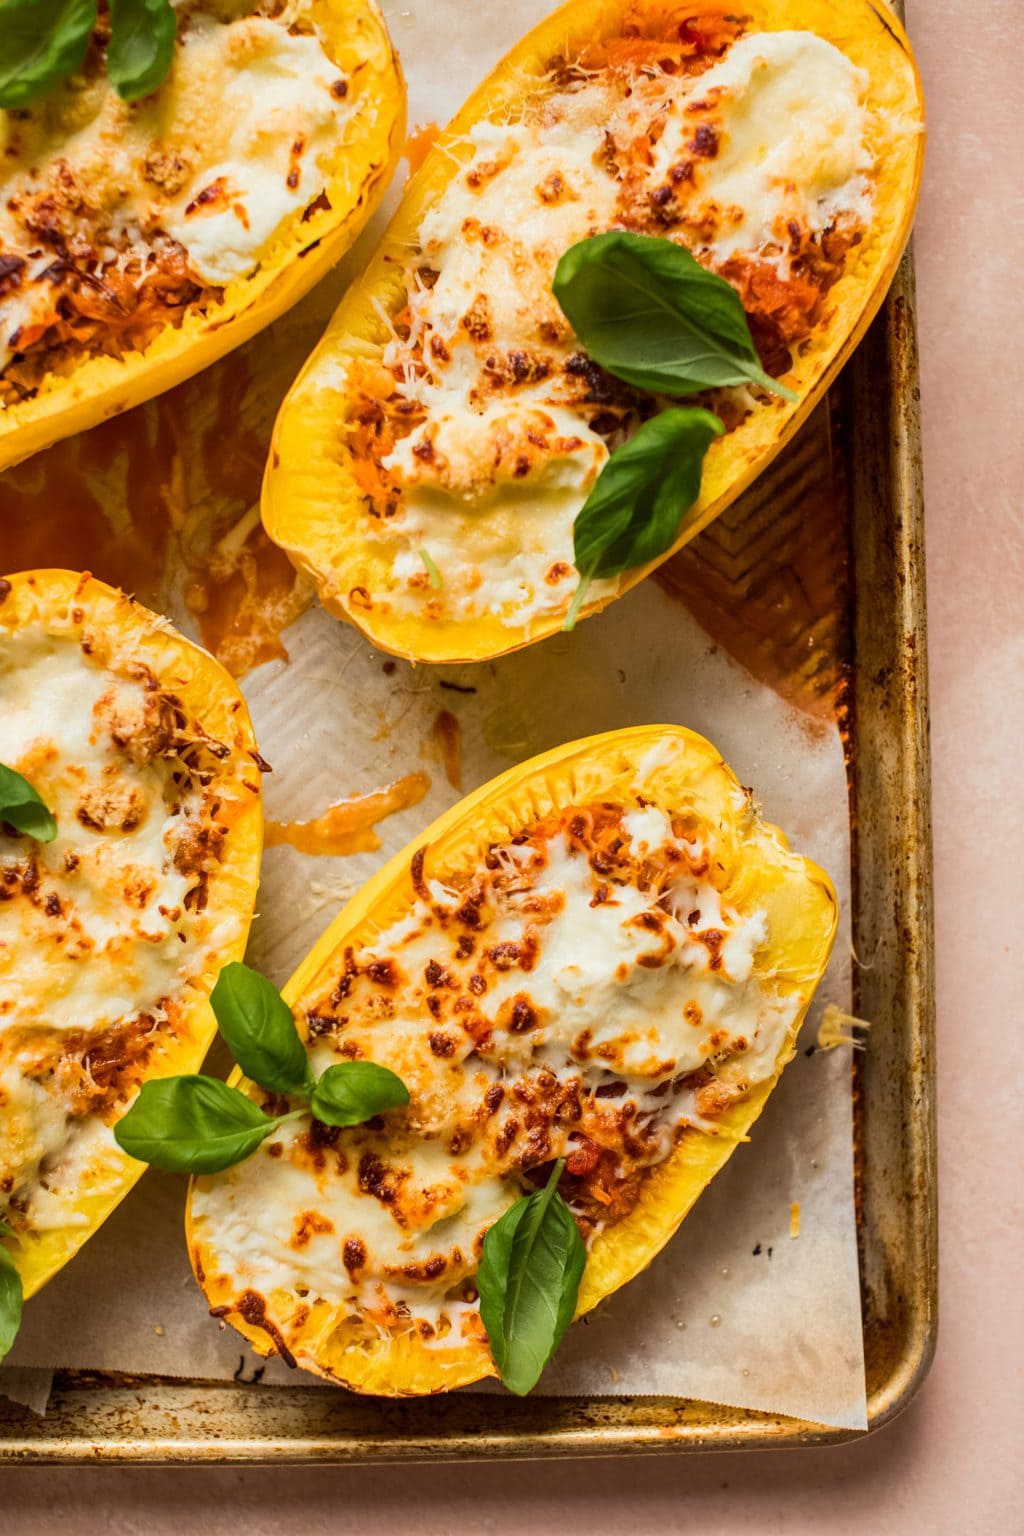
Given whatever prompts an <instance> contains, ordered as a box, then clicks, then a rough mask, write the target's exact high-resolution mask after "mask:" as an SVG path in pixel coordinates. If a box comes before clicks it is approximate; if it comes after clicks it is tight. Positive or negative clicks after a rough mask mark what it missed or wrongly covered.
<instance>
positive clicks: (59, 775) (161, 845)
mask: <svg viewBox="0 0 1024 1536" xmlns="http://www.w3.org/2000/svg"><path fill="white" fill-rule="evenodd" d="M76 652H77V647H75V646H73V645H72V644H70V643H69V642H67V641H65V640H59V639H53V638H51V637H50V636H46V635H43V634H41V633H40V634H37V635H35V636H34V637H31V638H29V637H23V636H21V635H19V636H18V638H17V639H15V640H5V639H3V638H0V694H2V696H3V700H4V707H3V710H2V712H0V762H3V763H6V764H7V765H8V766H9V767H14V768H17V769H18V770H19V772H23V773H24V774H25V776H26V777H27V778H28V779H29V780H30V781H31V782H32V783H33V784H34V785H35V787H36V788H37V789H38V790H39V792H40V794H42V796H43V798H44V800H45V801H46V803H47V804H48V805H49V806H50V808H51V810H52V811H53V813H54V815H55V816H56V817H57V828H58V831H57V836H56V838H55V839H54V840H53V842H51V843H46V844H41V845H38V846H36V847H33V848H32V850H31V852H32V854H33V857H34V860H35V863H36V866H37V868H38V876H39V891H38V895H37V896H36V897H35V898H34V899H31V900H17V899H15V900H10V901H7V902H4V903H2V904H0V1028H7V1029H13V1028H16V1027H18V1026H22V1025H24V1026H30V1025H33V1024H45V1025H47V1026H48V1027H50V1028H51V1029H57V1030H64V1029H76V1028H81V1027H83V1026H86V1027H99V1026H103V1025H105V1024H111V1023H113V1022H115V1021H116V1020H118V1019H121V1018H123V1017H125V1016H126V1015H131V1014H132V1013H135V1012H143V1011H146V1010H147V1009H155V1008H157V1007H158V1005H159V1004H160V1002H161V1000H162V999H163V998H165V997H167V996H168V995H169V994H170V993H172V992H173V991H175V990H176V989H177V987H178V986H179V985H180V977H181V971H182V949H183V946H182V942H181V939H180V938H179V937H178V935H179V933H180V932H185V933H186V934H187V933H188V931H189V930H190V928H191V926H192V923H191V918H190V916H189V914H188V913H187V912H186V910H185V896H186V893H187V891H188V889H189V885H190V884H191V883H193V882H191V881H190V880H189V878H188V877H187V876H186V875H184V874H181V873H179V872H178V870H177V869H176V868H175V866H174V841H175V838H176V835H177V833H178V831H179V830H180V828H181V826H182V818H181V816H180V815H179V816H176V817H174V818H173V819H172V818H171V816H170V814H169V812H170V802H171V800H172V797H173V798H176V791H175V788H174V786H173V784H172V783H171V781H170V770H171V767H172V765H169V764H167V763H165V762H157V763H148V764H145V765H137V764H133V763H131V762H130V761H129V760H128V759H126V757H125V754H124V753H123V752H120V751H118V750H117V748H116V747H115V745H114V743H113V742H112V740H111V737H110V734H109V730H107V729H105V728H104V721H105V717H107V716H108V715H112V714H114V713H116V714H117V715H119V716H120V717H122V718H126V717H127V718H131V716H132V714H135V713H139V712H141V709H142V707H143V704H144V701H145V688H144V685H143V684H142V683H141V682H132V681H128V680H124V679H116V680H112V679H111V677H110V675H109V674H108V673H106V672H105V671H103V670H102V669H100V668H98V667H92V666H90V665H89V664H88V663H87V662H86V660H85V658H84V657H81V653H80V652H77V654H76ZM192 799H193V801H195V799H196V797H195V796H194V795H193V796H192ZM186 815H187V811H186ZM83 818H85V819H84V820H83ZM125 824H128V830H122V827H123V826H124V825H125ZM24 851H25V850H24V840H23V839H17V838H15V839H10V838H0V858H2V862H3V867H4V869H5V870H13V869H14V868H16V867H17V861H18V860H19V858H20V857H21V856H22V855H23V853H24ZM69 866H70V868H69ZM55 908H56V909H59V911H55V910H53V909H55ZM191 958H192V957H190V959H191ZM41 1000H42V1001H41Z"/></svg>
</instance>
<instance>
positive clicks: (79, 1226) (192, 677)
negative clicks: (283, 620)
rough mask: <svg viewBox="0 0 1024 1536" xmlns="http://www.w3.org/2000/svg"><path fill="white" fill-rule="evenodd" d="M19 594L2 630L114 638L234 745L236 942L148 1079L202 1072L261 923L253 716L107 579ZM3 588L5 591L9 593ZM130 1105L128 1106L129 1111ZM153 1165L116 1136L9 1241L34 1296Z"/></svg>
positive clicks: (224, 677)
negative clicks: (53, 1207)
mask: <svg viewBox="0 0 1024 1536" xmlns="http://www.w3.org/2000/svg"><path fill="white" fill-rule="evenodd" d="M5 585H9V588H10V590H9V591H7V592H6V595H5V596H4V597H3V600H2V601H0V633H8V634H10V633H16V632H17V630H18V629H19V628H21V627H22V626H25V625H33V626H36V625H40V624H41V625H42V626H43V627H44V628H45V629H46V630H47V631H49V632H51V633H55V634H60V635H62V636H69V637H72V638H74V637H76V636H82V635H83V634H87V633H89V632H97V631H99V632H101V633H103V634H105V635H113V636H115V637H116V639H117V641H118V642H120V643H123V644H124V648H125V650H128V651H130V653H131V654H132V656H133V658H135V657H137V659H138V660H139V661H141V662H144V663H145V664H146V666H148V667H149V668H150V669H151V671H152V672H153V674H154V676H155V677H156V679H157V682H158V684H159V685H160V686H161V688H166V689H169V690H171V691H172V692H174V693H175V694H177V695H178V697H179V698H180V699H181V701H182V703H183V705H184V707H185V708H186V709H187V710H189V711H190V712H191V714H192V716H193V717H195V718H198V719H199V720H200V721H201V722H202V725H203V727H204V729H206V730H207V731H208V732H209V734H210V735H211V736H213V737H216V738H217V739H218V740H219V741H221V742H223V743H225V744H227V745H230V747H231V766H232V768H233V773H232V774H231V775H230V777H226V779H225V783H224V798H223V810H222V813H221V817H222V820H223V821H224V823H225V824H226V825H227V827H228V831H227V834H226V836H225V840H224V846H223V851H222V857H221V860H220V862H219V863H218V865H217V866H216V868H215V870H214V871H213V872H212V873H211V875H210V879H209V899H208V906H207V910H208V911H210V912H211V913H215V914H218V915H222V916H227V915H228V914H232V915H234V916H235V917H236V918H237V919H238V921H237V924H236V927H235V933H236V936H235V938H234V940H233V942H231V943H228V944H225V945H224V946H223V949H222V951H221V952H220V953H218V955H217V959H216V963H215V964H214V965H213V966H211V968H210V969H209V971H208V972H206V973H204V974H203V975H202V976H201V977H200V978H198V979H197V984H196V985H195V986H194V987H193V988H192V990H191V998H190V1001H189V1002H188V1004H187V1009H186V1026H187V1027H186V1029H185V1030H183V1031H182V1033H181V1035H180V1036H179V1037H178V1038H177V1039H167V1040H165V1041H164V1042H163V1043H162V1045H161V1047H160V1049H159V1050H158V1051H156V1052H155V1053H154V1056H153V1059H152V1061H151V1062H150V1064H149V1069H148V1070H147V1073H146V1076H147V1077H165V1076H170V1075H172V1074H174V1073H178V1072H195V1071H197V1070H198V1068H199V1066H200V1064H201V1062H202V1060H203V1057H204V1056H205V1055H206V1052H207V1050H208V1049H209V1046H210V1043H211V1041H212V1039H213V1037H214V1035H215V1033H216V1028H217V1026H216V1020H215V1019H214V1017H213V1010H212V1009H211V1007H210V1003H209V993H210V990H211V988H212V987H213V984H214V982H215V981H216V979H217V974H218V973H219V971H220V968H221V966H222V965H226V964H227V963H228V962H229V961H231V960H240V959H241V958H242V955H243V954H244V952H245V944H246V939H247V936H248V931H249V924H250V922H251V920H252V914H253V907H254V904H255V900H256V887H257V885H258V883H259V867H260V854H261V852H262V848H263V810H262V799H261V790H260V779H261V771H260V768H259V766H258V762H257V758H256V756H254V754H255V752H256V741H255V737H254V735H253V730H252V725H251V722H250V720H249V714H248V710H247V709H246V706H245V702H244V700H243V699H242V696H241V694H240V693H239V692H238V689H237V688H236V686H235V683H234V681H233V680H232V678H231V677H230V676H229V675H228V673H227V672H225V670H224V668H223V667H222V666H220V664H219V663H218V662H216V661H214V659H213V657H212V656H210V655H208V654H207V652H206V651H203V650H201V649H200V648H199V647H198V646H196V645H193V644H192V643H191V642H190V641H188V640H186V639H185V638H184V637H183V636H182V635H180V634H178V632H177V631H176V630H175V629H173V628H172V627H171V625H170V624H169V623H168V622H167V620H166V619H162V618H160V617H159V616H158V615H157V614H155V613H151V612H150V611H149V610H148V609H147V608H144V607H142V606H141V604H139V603H136V602H135V601H134V600H133V599H132V598H130V597H128V596H126V595H125V594H124V593H123V592H120V591H118V590H117V589H116V588H114V587H110V586H107V585H106V583H105V582H101V581H97V580H95V579H94V578H93V577H91V576H89V575H88V574H84V575H82V574H79V573H78V572H75V571H62V570H36V571H25V572H22V573H20V574H18V575H13V576H10V577H7V578H6V580H5ZM2 590H3V589H2V588H0V591H2ZM124 1107H125V1108H127V1105H125V1106H124ZM144 1171H145V1164H143V1163H139V1162H136V1161H135V1159H134V1158H131V1157H128V1155H127V1154H126V1153H124V1152H122V1151H121V1150H120V1148H119V1147H118V1146H117V1145H116V1144H115V1143H114V1142H113V1139H112V1138H111V1139H110V1142H109V1145H108V1146H105V1147H104V1148H103V1149H102V1151H101V1152H100V1153H98V1154H97V1156H96V1157H95V1158H93V1159H92V1160H91V1162H90V1163H89V1165H88V1169H87V1172H86V1174H85V1175H84V1176H83V1178H82V1180H81V1189H80V1192H79V1193H77V1194H76V1196H75V1198H74V1202H73V1206H72V1208H71V1209H70V1210H69V1212H68V1217H69V1219H68V1222H67V1224H66V1225H62V1226H55V1227H53V1228H52V1229H49V1230H47V1231H45V1232H41V1233H38V1234H34V1235H25V1236H24V1237H23V1238H22V1240H21V1241H20V1242H18V1241H15V1240H13V1239H8V1243H7V1246H8V1251H9V1252H10V1254H11V1256H12V1257H13V1259H14V1261H15V1263H16V1264H17V1266H18V1269H19V1271H20V1273H21V1278H22V1285H23V1287H24V1293H25V1295H26V1297H28V1296H31V1295H32V1294H33V1293H34V1292H35V1291H38V1290H39V1288H40V1287H41V1286H42V1285H44V1284H45V1283H46V1281H47V1280H49V1279H50V1278H51V1276H53V1275H54V1274H56V1272H57V1271H58V1270H59V1269H61V1268H62V1267H63V1266H64V1265H65V1264H66V1263H67V1262H68V1260H69V1259H71V1258H73V1257H74V1255H75V1254H76V1253H77V1252H78V1250H79V1248H81V1247H82V1245H83V1244H84V1243H85V1242H86V1241H87V1240H88V1239H89V1238H90V1237H91V1236H92V1235H93V1233H94V1232H95V1231H96V1230H97V1229H98V1228H99V1227H100V1226H101V1225H102V1224H103V1222H104V1221H105V1220H106V1219H107V1217H108V1216H109V1215H110V1213H111V1212H112V1211H113V1210H114V1209H115V1208H116V1206H118V1205H119V1204H120V1202H121V1201H122V1200H123V1199H124V1197H125V1195H127V1194H128V1193H129V1191H130V1190H131V1189H132V1187H133V1185H134V1184H135V1183H136V1181H137V1180H138V1178H139V1177H140V1175H141V1174H142V1173H143V1172H144Z"/></svg>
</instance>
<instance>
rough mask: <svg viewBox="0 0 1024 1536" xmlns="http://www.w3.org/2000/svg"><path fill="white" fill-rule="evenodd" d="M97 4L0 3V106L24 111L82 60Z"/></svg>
mask: <svg viewBox="0 0 1024 1536" xmlns="http://www.w3.org/2000/svg"><path fill="white" fill-rule="evenodd" d="M95 25H96V0H2V3H0V107H27V106H28V105H29V104H30V103H31V102H33V101H36V100H37V99H38V97H40V96H45V94H46V92H47V91H49V90H51V89H52V88H53V86H55V85H56V84H57V83H58V82H59V81H60V80H63V79H64V78H65V76H66V75H70V74H72V73H73V72H74V71H75V70H76V69H77V68H78V67H79V65H80V64H81V62H82V60H83V59H84V58H85V51H86V49H87V48H88V46H89V38H90V36H91V35H92V29H93V27H95Z"/></svg>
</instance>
